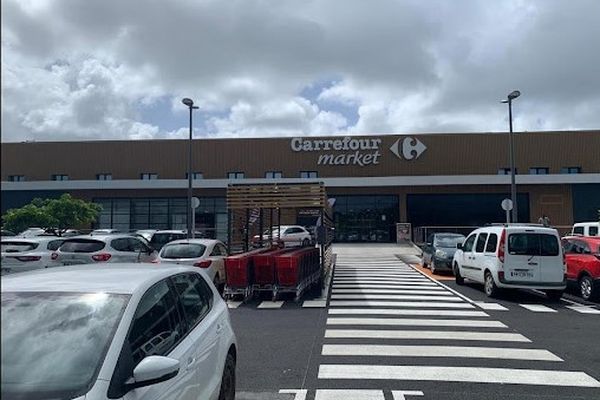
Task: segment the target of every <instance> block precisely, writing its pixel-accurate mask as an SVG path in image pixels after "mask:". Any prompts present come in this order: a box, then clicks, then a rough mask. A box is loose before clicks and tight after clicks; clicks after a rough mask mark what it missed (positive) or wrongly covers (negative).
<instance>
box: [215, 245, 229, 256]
mask: <svg viewBox="0 0 600 400" xmlns="http://www.w3.org/2000/svg"><path fill="white" fill-rule="evenodd" d="M217 247H218V248H219V250H220V251H221V255H222V256H224V257H227V248H226V247H225V246H224V245H222V244H221V243H218V244H217Z"/></svg>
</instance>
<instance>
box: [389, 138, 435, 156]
mask: <svg viewBox="0 0 600 400" xmlns="http://www.w3.org/2000/svg"><path fill="white" fill-rule="evenodd" d="M401 142H402V147H401V148H400V143H401ZM390 150H391V152H392V153H394V154H395V155H396V157H398V158H404V159H405V160H416V159H417V158H419V156H420V155H421V154H423V152H424V151H425V150H427V146H425V145H424V144H423V142H421V141H420V140H419V139H417V138H413V137H407V138H404V139H398V140H396V141H395V142H394V144H393V145H392V147H390Z"/></svg>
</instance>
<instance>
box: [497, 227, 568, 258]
mask: <svg viewBox="0 0 600 400" xmlns="http://www.w3.org/2000/svg"><path fill="white" fill-rule="evenodd" d="M508 252H509V254H512V255H520V256H557V255H558V254H559V243H558V238H557V237H556V236H554V235H548V234H543V233H513V234H511V235H509V236H508Z"/></svg>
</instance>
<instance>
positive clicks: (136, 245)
mask: <svg viewBox="0 0 600 400" xmlns="http://www.w3.org/2000/svg"><path fill="white" fill-rule="evenodd" d="M127 241H128V242H129V251H135V252H136V253H139V252H147V251H148V250H149V249H148V247H147V246H146V245H145V244H144V243H143V242H142V241H141V240H139V239H137V238H134V237H131V238H128V239H127Z"/></svg>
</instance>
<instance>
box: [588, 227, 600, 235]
mask: <svg viewBox="0 0 600 400" xmlns="http://www.w3.org/2000/svg"><path fill="white" fill-rule="evenodd" d="M589 236H598V227H597V226H590V231H589Z"/></svg>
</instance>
